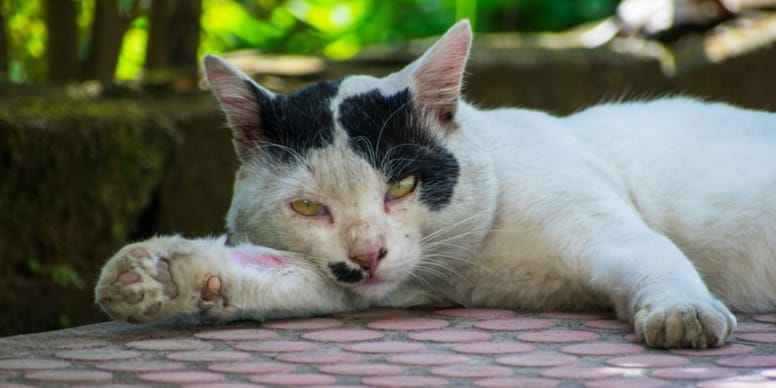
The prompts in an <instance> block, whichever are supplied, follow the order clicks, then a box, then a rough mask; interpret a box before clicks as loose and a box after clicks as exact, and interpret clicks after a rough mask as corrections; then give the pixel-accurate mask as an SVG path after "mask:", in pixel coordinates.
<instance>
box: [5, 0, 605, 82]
mask: <svg viewBox="0 0 776 388" xmlns="http://www.w3.org/2000/svg"><path fill="white" fill-rule="evenodd" d="M73 1H76V2H77V3H78V4H79V16H78V20H77V22H78V25H79V29H80V30H81V32H82V34H81V35H82V36H81V38H80V42H81V45H82V47H86V46H85V45H88V39H87V37H88V33H89V29H88V26H89V25H90V24H91V22H92V20H93V17H94V15H93V11H94V3H95V1H96V0H73ZM136 1H138V0H121V1H120V2H119V6H120V7H124V8H131V7H133V5H134V4H135V2H136ZM155 1H163V0H155ZM201 1H202V16H201V19H200V22H201V27H202V28H201V39H200V47H199V51H200V54H204V53H206V52H207V53H224V52H229V51H234V50H242V49H253V50H258V51H260V52H263V53H294V54H322V55H325V56H328V57H330V58H334V59H344V58H348V57H351V56H353V55H355V54H356V53H358V51H359V50H360V49H361V48H363V47H364V46H367V45H372V44H387V45H396V44H401V43H403V42H406V41H407V40H409V39H414V38H421V37H426V36H429V35H435V34H439V33H442V32H443V31H444V30H445V29H446V28H448V27H449V26H450V25H451V24H452V23H453V22H455V21H456V20H460V19H462V18H468V19H469V20H471V22H472V24H473V25H474V26H475V29H476V30H477V31H479V32H495V31H558V30H563V29H567V28H570V27H573V26H575V25H577V24H579V23H582V22H586V21H590V20H595V19H599V18H603V17H605V16H608V15H610V14H612V12H613V11H614V9H615V7H616V5H617V3H618V0H393V1H384V0H341V1H334V0H201ZM0 2H2V3H0V4H2V7H3V11H4V13H5V15H9V18H8V19H9V20H8V26H9V36H10V41H11V52H12V66H11V74H10V79H11V80H14V81H17V82H18V81H24V80H41V79H43V75H44V74H45V69H44V68H43V62H44V61H42V58H43V55H45V44H46V31H45V25H44V23H43V20H42V14H43V12H44V10H42V5H41V3H42V0H0ZM139 4H141V5H146V6H147V4H148V3H147V2H141V3H139ZM146 13H147V9H145V10H144V9H140V13H139V16H138V17H137V19H136V20H135V21H134V22H133V23H132V25H131V27H130V28H129V30H128V31H127V32H126V34H125V36H124V40H123V45H122V50H121V55H120V57H119V63H118V65H117V71H116V76H117V77H118V78H119V79H133V78H137V77H138V76H139V75H140V74H141V69H142V64H143V60H144V58H145V47H146V43H147V37H148V34H147V31H148V24H149V21H148V17H147V15H146ZM82 51H84V50H82Z"/></svg>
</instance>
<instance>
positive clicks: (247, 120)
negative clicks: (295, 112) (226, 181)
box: [203, 55, 274, 161]
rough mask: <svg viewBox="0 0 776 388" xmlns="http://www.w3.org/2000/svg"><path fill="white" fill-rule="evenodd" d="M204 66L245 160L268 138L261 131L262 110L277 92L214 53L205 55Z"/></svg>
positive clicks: (236, 144)
mask: <svg viewBox="0 0 776 388" xmlns="http://www.w3.org/2000/svg"><path fill="white" fill-rule="evenodd" d="M203 67H204V68H205V75H206V76H207V80H208V82H210V87H211V88H212V89H213V94H215V96H216V99H218V103H219V104H220V105H221V110H223V111H224V113H225V114H226V119H227V121H228V122H229V127H230V128H231V129H232V134H233V139H234V146H235V149H236V151H237V155H238V156H239V157H240V159H241V160H243V161H245V160H248V159H250V157H251V155H253V154H254V153H255V152H256V151H258V150H259V144H260V143H263V142H266V141H267V139H266V138H265V137H264V135H263V131H262V122H261V110H262V109H268V108H269V105H270V103H271V101H272V99H273V98H274V95H273V94H272V92H270V91H269V90H267V89H265V88H263V87H261V86H259V85H258V84H256V83H255V82H253V80H251V79H250V77H248V76H247V75H245V73H243V72H241V71H240V70H237V69H236V68H234V67H233V66H232V65H230V64H229V63H228V62H226V61H225V60H223V59H221V58H219V57H217V56H215V55H206V56H205V59H204V61H203Z"/></svg>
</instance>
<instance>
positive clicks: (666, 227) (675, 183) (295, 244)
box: [98, 23, 776, 348]
mask: <svg viewBox="0 0 776 388" xmlns="http://www.w3.org/2000/svg"><path fill="white" fill-rule="evenodd" d="M470 40H471V35H470V31H469V27H468V24H465V23H460V24H458V25H456V26H454V27H453V28H451V31H450V32H449V33H448V34H447V35H446V36H445V37H443V38H442V40H440V42H439V43H437V44H436V45H435V46H434V47H433V48H432V49H430V50H429V53H427V54H426V55H424V56H423V57H421V58H420V59H419V60H418V61H416V62H415V63H413V64H412V65H410V66H408V67H407V68H405V69H404V70H402V71H400V72H397V73H395V74H392V75H390V76H388V77H385V78H382V79H377V78H373V77H368V76H354V77H348V78H346V79H345V80H344V81H343V83H342V84H341V86H340V91H339V93H340V94H339V95H338V96H337V97H335V98H334V99H333V101H332V106H333V107H336V106H337V104H339V103H340V102H341V101H342V100H343V99H344V98H346V97H347V96H349V95H352V94H355V93H360V92H365V91H369V90H373V89H375V88H376V89H378V90H380V91H381V92H383V93H385V94H390V93H393V92H395V91H398V90H401V89H402V88H404V87H406V86H407V85H409V84H412V85H414V86H413V88H416V89H418V88H419V90H420V89H422V90H429V89H428V88H431V87H433V83H434V82H435V81H434V80H435V79H436V78H438V77H443V78H444V80H442V81H440V82H443V83H444V84H445V88H446V89H445V90H446V93H447V92H449V91H450V90H456V93H457V90H459V89H460V85H457V87H458V89H456V85H453V86H452V89H451V86H450V85H449V84H448V83H449V81H450V79H458V80H459V81H458V82H460V77H458V78H456V76H460V74H458V75H456V74H453V75H450V74H446V73H445V72H440V71H439V68H438V67H439V66H443V67H450V65H451V63H450V61H463V62H465V59H466V55H467V54H468V46H469V42H470ZM429 58H431V59H429ZM440 58H443V59H444V58H453V59H450V60H447V61H446V60H441V59H440ZM456 58H457V59H456ZM429 66H430V67H431V68H429ZM215 67H216V69H217V71H219V72H223V71H225V70H224V69H225V68H224V67H223V66H218V65H216V66H215ZM453 67H455V66H453ZM459 68H460V71H461V72H462V71H463V66H462V64H461V66H459ZM418 74H421V76H419V75H418ZM429 74H430V75H429ZM434 74H437V75H436V76H435V75H434ZM238 79H242V78H238ZM240 82H242V81H240ZM413 83H414V84H413ZM230 85H233V86H235V87H238V86H239V82H236V81H235V82H232V83H231V84H230ZM230 93H231V95H241V94H240V93H243V94H244V92H241V91H239V90H238V91H234V90H232V91H231V92H230ZM440 98H442V97H440ZM416 102H417V103H418V104H421V105H423V106H426V105H427V106H428V107H429V109H430V110H432V111H434V110H435V109H447V108H439V106H440V105H439V104H437V103H438V102H439V101H434V100H433V93H430V94H429V93H421V96H420V97H418V100H416ZM222 103H223V101H222ZM424 104H426V105H424ZM453 110H454V111H455V120H454V128H452V129H451V127H450V126H446V125H445V124H444V123H431V122H430V124H431V125H430V126H431V127H432V128H433V129H432V130H433V131H434V136H435V137H436V138H437V139H438V140H439V141H440V142H441V143H442V145H443V146H444V147H446V148H447V149H448V150H450V152H452V153H453V154H454V155H455V157H456V158H457V160H458V162H459V164H460V168H461V171H460V177H459V180H458V182H457V185H456V186H455V191H454V195H453V198H452V200H451V202H450V205H448V206H446V207H444V208H443V209H441V210H439V211H431V210H429V209H427V208H426V207H424V206H422V204H419V203H418V202H417V201H415V200H414V199H413V198H411V197H410V198H408V199H407V200H405V201H403V202H401V203H400V204H399V205H397V208H395V209H393V210H391V211H386V210H385V209H384V208H383V202H382V195H383V193H384V192H385V190H386V188H387V187H386V184H385V183H384V182H385V177H383V176H382V175H381V174H380V173H379V172H378V171H376V170H375V169H374V168H372V167H371V166H370V165H369V163H367V162H366V161H365V159H363V158H361V157H359V156H357V155H355V154H354V153H353V152H352V151H351V150H350V149H349V148H348V146H347V141H348V139H347V138H346V136H347V134H346V133H345V131H344V130H342V129H339V130H338V131H337V136H338V137H337V139H336V140H335V144H334V145H333V146H330V147H327V148H324V149H321V150H315V151H313V152H312V154H311V155H310V156H309V157H308V158H307V162H306V163H304V165H303V168H290V167H283V166H265V165H257V164H252V163H245V164H243V166H242V167H241V168H240V170H239V171H238V173H237V177H236V182H235V194H234V195H235V196H234V199H233V203H232V208H231V210H230V213H229V216H228V224H229V227H230V229H231V230H232V231H233V232H234V234H233V236H232V237H233V238H235V239H236V240H237V241H251V242H253V243H260V244H264V245H268V246H272V247H273V248H276V249H282V250H289V251H296V252H302V253H304V254H305V255H307V256H309V257H308V259H307V260H309V262H310V263H312V264H313V265H314V266H313V267H309V266H307V265H303V266H299V268H297V269H295V271H299V272H300V273H303V274H305V275H304V276H301V277H293V276H290V277H286V278H278V277H272V278H271V279H270V280H268V279H267V278H260V277H255V276H254V277H252V278H251V277H250V276H249V275H246V271H245V270H244V269H241V268H239V266H237V267H235V266H234V265H232V264H229V265H226V264H224V265H223V266H222V267H220V268H217V269H214V271H220V273H221V276H222V277H223V278H224V284H225V285H226V286H227V287H228V286H229V279H230V278H239V279H242V280H241V282H254V283H256V285H255V286H253V288H251V287H245V286H243V288H241V290H242V291H237V292H236V293H235V291H234V290H229V292H231V293H232V295H233V297H234V298H237V299H238V300H239V301H240V303H242V304H241V305H240V306H241V308H242V309H243V313H242V314H247V315H248V316H251V317H254V318H271V317H274V315H273V314H268V313H266V312H267V311H284V312H286V313H288V314H285V315H294V314H295V315H300V316H301V315H309V314H312V313H317V312H326V311H341V310H348V309H354V308H358V307H363V306H365V305H366V304H372V305H400V306H406V305H413V304H420V303H425V302H428V301H432V300H449V301H453V302H457V303H460V304H462V305H465V306H490V307H500V308H514V309H528V310H550V309H576V310H583V309H591V308H614V309H616V311H617V313H618V315H619V317H620V318H622V319H625V320H629V321H631V322H632V323H633V324H634V327H635V330H636V333H637V335H638V336H639V337H640V338H642V339H644V340H645V341H646V342H647V343H648V344H649V345H652V346H657V347H680V346H692V347H701V348H702V347H707V346H719V345H721V344H723V343H724V341H725V339H726V337H727V336H728V335H729V333H730V332H731V331H732V329H733V328H734V327H735V317H734V316H733V315H732V314H731V313H730V311H729V310H728V307H729V308H732V309H734V310H740V311H745V312H765V311H774V310H776V168H774V166H776V114H773V113H766V112H756V111H750V110H746V109H741V108H736V107H732V106H729V105H725V104H719V103H706V102H702V101H699V100H694V99H689V98H665V99H659V100H655V101H647V102H632V103H620V104H603V105H599V106H596V107H593V108H590V109H587V110H584V111H581V112H579V113H576V114H574V115H571V116H568V117H554V116H551V115H548V114H545V113H542V112H537V111H530V110H523V109H498V110H490V111H487V110H480V109H476V108H474V107H472V106H470V105H468V104H466V103H465V102H459V103H458V106H457V109H453ZM335 111H336V109H335ZM227 113H228V112H227ZM432 113H439V112H438V111H434V112H432ZM440 117H442V116H441V115H438V116H435V115H429V117H427V119H428V120H431V121H433V120H435V119H438V118H440ZM375 130H380V129H379V128H375ZM298 198H305V199H312V200H315V201H318V202H321V203H324V204H325V205H326V206H327V207H328V208H329V209H330V211H331V214H332V215H333V217H334V218H332V219H327V220H324V221H322V220H319V219H306V218H304V217H300V216H298V215H296V214H294V213H293V211H292V210H291V209H290V208H289V207H288V206H287V204H288V201H290V200H293V199H298ZM364 240H366V241H367V242H366V243H368V244H384V245H385V246H386V247H389V254H388V256H387V257H386V259H385V260H384V261H383V263H382V264H381V265H380V267H379V268H378V271H377V273H378V275H379V277H380V278H381V279H383V282H381V283H380V284H378V285H374V286H373V285H367V284H355V285H352V286H349V287H344V286H342V285H340V284H337V283H336V282H335V281H334V279H332V278H331V274H330V273H329V272H328V271H327V269H326V268H327V267H326V266H327V265H328V264H329V263H333V262H335V261H336V260H341V258H342V257H347V252H348V249H350V248H352V247H353V246H354V245H355V244H364V243H365V242H364ZM158 243H159V242H154V244H158ZM149 244H150V243H149ZM192 244H194V242H192ZM220 249H228V248H225V247H222V248H220ZM121 252H124V253H120V255H119V256H121V257H126V256H127V255H126V248H125V250H123V251H121ZM200 256H201V257H199V258H197V259H196V260H202V261H208V260H215V259H213V258H212V257H210V256H212V255H208V254H204V253H203V254H202V255H200ZM115 260H117V259H114V261H115ZM192 260H194V259H192ZM227 261H228V260H227ZM110 265H111V263H109V264H108V266H110ZM187 268H189V267H184V266H181V267H180V268H179V269H178V270H180V271H188V269H187ZM191 268H194V267H193V266H192V267H191ZM308 271H312V273H308ZM118 273H120V271H119V272H116V271H114V270H110V271H109V270H108V269H107V267H106V272H104V274H103V277H102V278H101V283H100V284H101V285H102V287H103V288H102V289H103V290H104V289H107V288H106V287H107V286H106V285H107V284H114V283H115V281H114V279H116V276H118ZM321 274H325V275H321ZM305 279H307V280H305ZM309 279H314V280H312V281H311V280H309ZM111 282H113V283H111ZM300 282H308V283H309V285H310V288H309V289H305V288H304V287H302V285H301V283H300ZM190 286H191V287H200V288H201V287H202V286H201V282H200V283H197V284H194V285H190ZM257 287H258V288H257ZM273 288H279V289H284V290H287V291H288V292H289V293H288V294H286V295H283V296H280V295H277V296H272V295H273V293H272V292H271V291H268V290H272V289H273ZM98 289H99V288H98ZM120 291H121V290H118V291H115V292H120ZM311 293H315V294H316V297H312V296H313V295H311ZM318 295H327V297H326V298H318V297H317V296H318ZM331 295H338V296H337V297H331ZM103 305H104V304H103ZM725 305H727V306H728V307H725ZM122 308H124V307H122ZM126 309H129V310H131V309H132V307H126ZM119 310H121V309H119ZM181 312H184V310H181ZM127 314H129V313H126V312H124V311H123V310H121V312H120V313H116V314H115V316H118V317H125V316H127ZM216 317H217V318H219V316H218V315H217V314H216ZM231 317H232V316H227V315H224V316H221V317H220V318H222V319H230V318H231Z"/></svg>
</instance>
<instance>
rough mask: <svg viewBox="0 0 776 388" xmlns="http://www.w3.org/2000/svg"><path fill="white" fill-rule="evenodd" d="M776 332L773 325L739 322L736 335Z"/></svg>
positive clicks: (735, 331)
mask: <svg viewBox="0 0 776 388" xmlns="http://www.w3.org/2000/svg"><path fill="white" fill-rule="evenodd" d="M774 330H776V327H774V325H773V324H772V323H758V322H739V323H738V325H736V328H735V330H733V332H734V333H761V332H769V331H770V332H772V331H774Z"/></svg>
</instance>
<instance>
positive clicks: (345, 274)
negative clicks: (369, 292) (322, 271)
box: [329, 262, 364, 283]
mask: <svg viewBox="0 0 776 388" xmlns="http://www.w3.org/2000/svg"><path fill="white" fill-rule="evenodd" d="M329 269H330V270H331V273H332V274H334V277H336V278H337V280H338V281H341V282H343V283H355V282H357V281H359V280H361V279H363V278H364V272H363V271H361V270H360V269H353V268H350V267H348V265H347V264H345V263H343V262H339V263H334V264H329Z"/></svg>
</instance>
